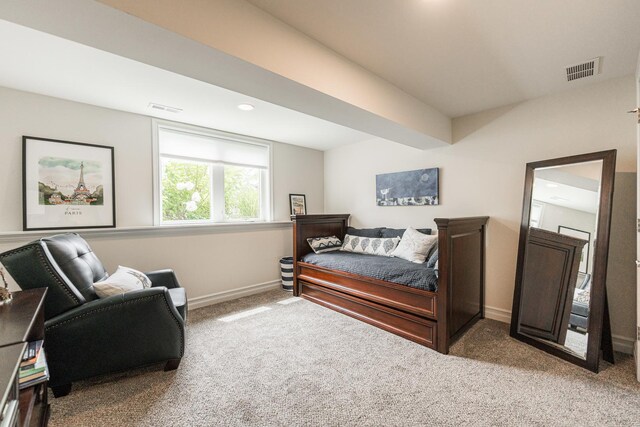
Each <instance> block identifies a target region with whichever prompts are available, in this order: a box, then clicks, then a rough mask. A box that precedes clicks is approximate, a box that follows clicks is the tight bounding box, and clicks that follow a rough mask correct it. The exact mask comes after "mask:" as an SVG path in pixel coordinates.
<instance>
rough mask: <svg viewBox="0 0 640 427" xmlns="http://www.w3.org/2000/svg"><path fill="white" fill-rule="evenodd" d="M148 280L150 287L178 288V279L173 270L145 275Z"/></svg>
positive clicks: (157, 271)
mask: <svg viewBox="0 0 640 427" xmlns="http://www.w3.org/2000/svg"><path fill="white" fill-rule="evenodd" d="M145 274H146V275H147V277H148V278H149V280H151V287H153V288H155V287H158V286H164V287H165V288H168V289H173V288H179V287H180V283H178V278H177V277H176V274H175V273H174V272H173V270H169V269H166V270H156V271H150V272H148V273H145Z"/></svg>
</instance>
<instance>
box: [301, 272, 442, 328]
mask: <svg viewBox="0 0 640 427" xmlns="http://www.w3.org/2000/svg"><path fill="white" fill-rule="evenodd" d="M361 277H362V276H358V275H357V274H352V273H347V272H342V271H337V270H327V269H325V268H323V267H318V266H316V265H313V264H306V263H302V262H300V263H298V279H299V280H304V281H305V282H307V283H313V284H316V285H319V286H322V287H324V288H329V289H333V290H335V291H338V292H340V293H345V294H349V295H353V296H355V297H358V298H363V299H366V300H369V301H374V302H377V303H379V304H382V305H385V306H388V307H393V308H396V309H398V310H402V311H406V312H409V313H413V314H417V315H418V316H421V317H428V318H431V319H434V320H437V318H436V315H437V313H436V307H437V305H438V304H437V303H436V301H437V296H436V293H435V292H429V291H425V290H421V289H415V288H411V287H409V286H405V285H398V284H395V283H389V282H384V281H382V280H377V279H373V278H371V277H364V278H361Z"/></svg>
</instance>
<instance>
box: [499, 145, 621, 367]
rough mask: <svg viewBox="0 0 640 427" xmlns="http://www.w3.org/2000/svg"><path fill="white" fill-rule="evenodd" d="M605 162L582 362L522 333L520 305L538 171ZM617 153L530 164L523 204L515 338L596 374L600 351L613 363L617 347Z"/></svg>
mask: <svg viewBox="0 0 640 427" xmlns="http://www.w3.org/2000/svg"><path fill="white" fill-rule="evenodd" d="M598 160H601V161H602V176H601V181H600V202H599V207H598V217H597V234H596V240H597V242H598V243H597V245H595V246H596V247H595V248H594V250H595V253H594V257H593V260H594V265H593V277H592V285H591V298H590V306H589V323H588V333H589V336H588V342H587V354H586V358H584V359H582V358H580V357H578V356H576V355H575V354H572V353H570V352H567V351H565V350H563V349H562V348H559V347H556V346H554V345H552V344H549V343H545V342H543V341H540V340H538V339H535V338H532V337H530V336H528V335H524V334H521V333H520V332H519V331H518V320H519V317H520V303H521V301H520V300H521V295H522V283H523V269H524V261H525V247H526V243H527V236H528V233H529V222H530V221H529V220H530V213H531V202H532V195H533V180H534V172H535V170H536V169H539V168H548V167H553V166H563V165H570V164H575V163H585V162H592V161H598ZM615 165H616V150H608V151H600V152H596V153H589V154H580V155H576V156H569V157H562V158H558V159H551V160H543V161H538V162H532V163H527V169H526V174H525V185H524V197H523V202H522V222H521V224H520V240H519V244H518V261H517V270H516V282H515V292H514V295H513V308H512V311H511V333H510V334H511V336H512V337H513V338H516V339H518V340H520V341H522V342H525V343H527V344H530V345H532V346H534V347H537V348H539V349H541V350H543V351H546V352H547V353H550V354H553V355H554V356H557V357H560V358H562V359H564V360H567V361H569V362H571V363H575V364H576V365H579V366H582V367H583V368H586V369H589V370H591V371H593V372H598V368H599V362H600V350H602V353H603V354H602V355H603V358H604V359H605V360H606V361H608V362H611V363H613V344H612V340H611V328H610V321H609V309H608V302H607V290H606V286H605V284H606V277H607V261H608V258H609V231H610V228H611V209H612V205H613V184H614V178H615Z"/></svg>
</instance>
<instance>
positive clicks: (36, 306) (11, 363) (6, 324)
mask: <svg viewBox="0 0 640 427" xmlns="http://www.w3.org/2000/svg"><path fill="white" fill-rule="evenodd" d="M46 293H47V289H46V288H39V289H31V290H27V291H19V292H14V293H13V300H12V301H11V302H9V303H5V304H3V305H0V351H1V352H2V356H5V355H6V357H0V373H1V374H2V375H1V377H0V381H2V382H1V383H0V393H1V395H2V396H4V398H3V400H2V405H7V404H8V403H10V402H11V401H12V400H14V399H15V398H16V397H17V398H18V399H17V400H18V401H19V405H18V406H19V417H18V418H17V420H16V421H15V422H13V421H11V420H8V419H7V420H6V426H10V427H14V426H16V425H17V426H19V427H26V426H46V425H47V422H48V418H49V404H48V401H47V384H48V382H47V380H46V378H44V380H43V381H40V382H38V383H37V384H34V385H32V386H30V387H24V388H22V389H20V388H19V386H18V373H17V372H18V370H19V364H20V361H21V360H22V355H23V354H24V349H25V348H26V347H27V343H29V342H33V341H37V340H43V339H44V297H45V295H46ZM43 351H44V350H43ZM16 357H17V359H16ZM18 390H19V391H18ZM16 395H17V396H16ZM4 409H5V408H0V411H2V410H4ZM7 409H10V408H7ZM0 416H1V415H0ZM7 418H8V417H7ZM4 423H5V420H2V421H0V426H1V427H5V424H4Z"/></svg>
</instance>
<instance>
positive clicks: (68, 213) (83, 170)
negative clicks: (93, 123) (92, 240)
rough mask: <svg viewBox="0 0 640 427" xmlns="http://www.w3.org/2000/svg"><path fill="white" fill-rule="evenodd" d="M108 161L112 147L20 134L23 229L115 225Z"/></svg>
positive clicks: (113, 189)
mask: <svg viewBox="0 0 640 427" xmlns="http://www.w3.org/2000/svg"><path fill="white" fill-rule="evenodd" d="M113 159H114V156H113V147H107V146H104V145H95V144H83V143H79V142H70V141H60V140H55V139H46V138H36V137H32V136H23V137H22V206H23V230H25V231H28V230H65V229H67V230H68V229H83V228H108V227H115V226H116V200H115V177H114V165H113Z"/></svg>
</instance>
